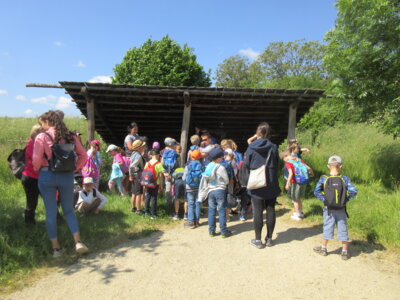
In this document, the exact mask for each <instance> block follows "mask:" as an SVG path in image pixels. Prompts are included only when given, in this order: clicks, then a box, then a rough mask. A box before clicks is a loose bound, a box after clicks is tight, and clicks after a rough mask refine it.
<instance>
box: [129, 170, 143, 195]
mask: <svg viewBox="0 0 400 300" xmlns="http://www.w3.org/2000/svg"><path fill="white" fill-rule="evenodd" d="M131 184H132V194H133V195H142V194H143V186H142V185H141V184H140V176H139V175H134V176H133V181H132V182H131Z"/></svg>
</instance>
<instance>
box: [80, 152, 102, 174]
mask: <svg viewBox="0 0 400 300" xmlns="http://www.w3.org/2000/svg"><path fill="white" fill-rule="evenodd" d="M82 176H83V177H92V178H98V177H99V169H98V168H97V166H96V164H95V163H94V160H93V153H92V154H90V155H89V157H88V159H87V160H86V163H85V165H84V166H83V168H82Z"/></svg>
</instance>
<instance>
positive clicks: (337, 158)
mask: <svg viewBox="0 0 400 300" xmlns="http://www.w3.org/2000/svg"><path fill="white" fill-rule="evenodd" d="M332 164H340V165H341V164H342V159H341V158H340V156H338V155H332V156H331V157H329V159H328V165H332Z"/></svg>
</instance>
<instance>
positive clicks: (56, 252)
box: [53, 248, 62, 258]
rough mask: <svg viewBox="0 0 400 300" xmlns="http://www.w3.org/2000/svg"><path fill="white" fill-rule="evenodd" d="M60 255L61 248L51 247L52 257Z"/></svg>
mask: <svg viewBox="0 0 400 300" xmlns="http://www.w3.org/2000/svg"><path fill="white" fill-rule="evenodd" d="M61 255H62V254H61V248H59V249H57V248H54V249H53V257H54V258H57V257H60V256H61Z"/></svg>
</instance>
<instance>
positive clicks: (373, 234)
mask: <svg viewBox="0 0 400 300" xmlns="http://www.w3.org/2000/svg"><path fill="white" fill-rule="evenodd" d="M298 139H299V142H300V145H301V146H308V147H310V148H311V154H303V156H302V157H303V159H304V160H305V161H306V162H307V163H308V164H309V165H310V166H311V167H312V168H313V170H314V171H315V173H316V178H315V179H314V180H313V182H311V184H310V188H309V189H308V197H307V198H308V199H306V201H304V206H305V210H306V212H307V215H308V216H309V217H310V219H312V220H318V221H322V203H321V202H319V201H318V200H316V199H315V197H314V195H313V193H312V192H313V190H314V187H315V184H316V182H317V181H318V179H319V177H320V176H321V175H322V174H327V173H328V168H327V161H328V158H329V156H331V155H333V154H337V155H339V156H341V157H342V159H343V169H342V174H343V175H346V176H348V177H349V178H350V179H351V180H352V182H353V183H354V185H355V186H356V187H357V189H358V195H357V197H356V198H355V199H354V200H353V201H351V202H349V204H348V212H349V215H350V218H349V220H348V223H349V229H350V231H351V232H353V233H355V234H357V236H360V237H362V238H364V239H366V240H368V241H370V242H375V243H378V242H379V243H382V244H384V245H391V246H395V247H397V248H400V231H399V228H400V189H399V185H400V167H399V166H400V141H399V140H393V138H392V137H390V136H387V135H384V134H382V133H380V132H379V131H378V130H377V129H376V128H374V127H372V126H367V125H365V124H358V125H341V126H338V127H336V128H331V129H329V130H327V131H326V132H324V133H323V134H321V135H320V136H319V137H318V138H317V140H316V143H315V144H314V145H311V134H310V132H302V133H301V132H300V133H299V134H298Z"/></svg>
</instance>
